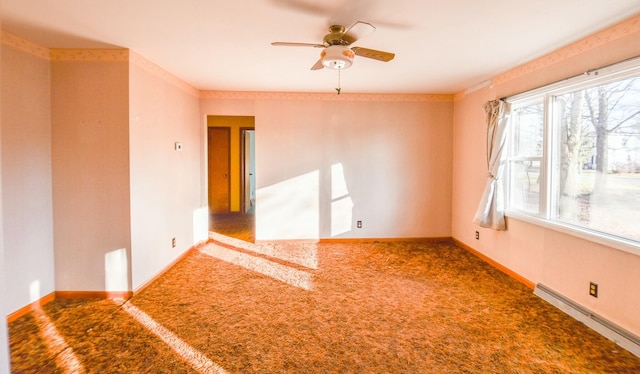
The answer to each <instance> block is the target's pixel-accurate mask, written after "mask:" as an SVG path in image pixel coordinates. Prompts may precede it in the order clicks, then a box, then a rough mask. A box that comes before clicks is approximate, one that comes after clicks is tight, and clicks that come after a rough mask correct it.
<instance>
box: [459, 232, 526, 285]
mask: <svg viewBox="0 0 640 374" xmlns="http://www.w3.org/2000/svg"><path fill="white" fill-rule="evenodd" d="M453 242H454V243H456V245H458V246H459V247H462V248H464V249H466V250H467V251H469V252H470V253H471V254H473V255H475V256H476V257H478V258H480V259H481V260H483V261H484V262H486V263H488V264H489V265H491V266H493V267H494V268H496V269H498V270H500V271H501V272H503V273H505V274H507V275H508V276H510V277H511V278H513V279H515V280H517V281H518V282H520V283H522V284H524V285H525V286H527V287H528V288H530V289H532V290H533V289H535V288H536V285H535V283H533V282H532V281H530V280H528V279H527V278H525V277H523V276H522V275H520V274H518V273H516V272H515V271H513V270H511V269H509V268H507V267H506V266H504V265H502V264H500V263H498V262H496V261H495V260H492V259H491V258H489V257H487V256H485V255H484V254H482V253H481V252H479V251H477V250H475V249H473V248H471V247H469V246H468V245H466V244H464V243H463V242H461V241H459V240H457V239H453Z"/></svg>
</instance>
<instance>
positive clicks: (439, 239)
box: [318, 236, 451, 244]
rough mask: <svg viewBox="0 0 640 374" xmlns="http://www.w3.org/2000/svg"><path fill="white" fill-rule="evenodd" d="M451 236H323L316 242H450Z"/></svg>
mask: <svg viewBox="0 0 640 374" xmlns="http://www.w3.org/2000/svg"><path fill="white" fill-rule="evenodd" d="M450 241H451V237H450V236H447V237H430V238H426V237H425V238H324V239H319V240H318V243H323V244H329V243H374V242H381V243H391V242H411V243H439V242H450Z"/></svg>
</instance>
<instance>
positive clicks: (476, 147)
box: [452, 15, 640, 335]
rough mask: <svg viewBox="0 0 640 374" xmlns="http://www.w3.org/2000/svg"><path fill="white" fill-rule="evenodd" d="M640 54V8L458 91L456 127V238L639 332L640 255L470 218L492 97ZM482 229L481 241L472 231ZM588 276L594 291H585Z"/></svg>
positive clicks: (518, 224)
mask: <svg viewBox="0 0 640 374" xmlns="http://www.w3.org/2000/svg"><path fill="white" fill-rule="evenodd" d="M638 55H640V15H638V16H635V17H633V18H630V19H629V20H627V21H625V22H622V23H620V24H618V25H615V26H613V27H611V28H608V29H606V30H603V31H602V32H600V33H597V34H594V35H592V36H590V37H588V38H585V39H584V40H581V41H579V42H576V43H574V44H571V45H569V46H567V47H565V48H562V49H560V50H558V51H556V52H554V53H551V54H549V55H547V56H543V57H541V58H539V59H536V60H534V61H532V62H530V63H528V64H525V65H523V66H519V67H517V68H514V69H512V70H510V71H508V72H505V73H503V74H501V75H499V76H496V77H494V78H493V79H492V82H491V84H489V85H487V86H486V87H483V88H481V89H479V90H477V91H475V92H472V93H468V94H464V93H460V94H458V95H456V101H455V106H454V120H453V123H454V128H453V139H454V140H453V169H454V173H453V205H452V210H453V219H452V230H453V236H454V238H456V239H458V240H460V241H461V242H463V243H465V244H467V245H469V246H470V247H473V248H474V249H476V250H478V251H479V252H481V253H483V254H485V255H486V256H488V257H490V258H491V259H493V260H495V261H497V262H498V263H500V264H502V265H504V266H506V267H508V268H509V269H511V270H513V271H514V272H516V273H518V274H520V275H522V276H523V277H524V278H526V279H528V280H530V281H532V282H533V283H542V284H545V285H546V286H548V287H550V288H552V289H554V290H556V291H558V292H560V293H561V294H563V295H564V296H566V297H568V298H570V299H572V300H574V301H575V302H578V303H579V304H582V305H583V306H585V307H587V308H589V309H590V310H592V311H593V312H595V313H597V314H599V315H601V316H603V317H605V318H607V319H609V320H611V321H612V322H614V323H616V324H618V325H620V326H622V327H624V328H626V329H628V330H630V331H631V332H633V333H635V334H636V335H640V318H639V317H638V312H637V311H638V310H640V297H639V296H640V293H638V289H637V287H636V285H637V284H640V283H639V282H640V271H639V270H638V269H640V256H637V255H634V254H630V253H628V252H624V251H621V250H618V249H615V248H611V247H607V246H605V245H602V244H597V243H594V242H592V241H589V240H585V239H581V238H578V237H576V236H572V235H569V234H568V233H562V232H559V231H556V230H554V229H551V228H545V227H542V226H538V225H535V224H531V223H527V222H524V221H521V220H517V219H513V218H510V219H508V222H507V224H508V230H507V231H504V232H497V231H492V230H486V229H482V228H479V227H477V226H475V225H474V224H473V223H472V219H473V215H474V213H475V210H476V207H477V203H478V200H479V199H480V196H481V195H482V189H483V187H484V183H485V178H486V172H485V169H486V164H485V139H486V136H485V133H484V132H485V128H486V127H485V118H484V117H485V114H484V111H483V109H482V105H483V104H484V103H485V102H486V101H487V100H491V99H494V98H500V97H504V96H508V95H513V94H516V93H519V92H522V91H526V90H528V89H532V88H535V87H539V86H541V85H544V84H549V83H552V82H554V81H558V80H561V79H564V78H568V77H571V76H575V75H579V74H582V73H583V72H584V71H586V70H589V69H594V68H598V67H601V66H605V65H608V64H611V63H614V62H617V61H622V60H624V59H627V58H631V57H634V56H638ZM476 230H479V231H480V240H479V241H478V240H475V238H474V233H475V231H476ZM589 281H595V282H596V283H598V284H599V288H600V292H599V297H598V298H597V299H596V298H593V297H591V296H589V295H588V287H589Z"/></svg>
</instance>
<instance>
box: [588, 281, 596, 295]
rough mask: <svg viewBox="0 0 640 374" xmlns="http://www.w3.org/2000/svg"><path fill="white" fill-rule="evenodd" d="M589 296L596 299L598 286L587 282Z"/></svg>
mask: <svg viewBox="0 0 640 374" xmlns="http://www.w3.org/2000/svg"><path fill="white" fill-rule="evenodd" d="M589 295H591V296H593V297H598V284H597V283H593V282H589Z"/></svg>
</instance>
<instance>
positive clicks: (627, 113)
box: [506, 60, 640, 253]
mask: <svg viewBox="0 0 640 374" xmlns="http://www.w3.org/2000/svg"><path fill="white" fill-rule="evenodd" d="M509 102H511V103H512V111H511V122H510V125H509V135H508V148H507V149H508V154H507V160H506V165H507V173H506V175H507V179H506V183H507V193H508V198H507V201H508V208H507V214H508V215H518V216H522V217H525V218H526V217H530V218H533V219H536V220H543V221H544V222H545V223H547V224H551V225H556V226H558V227H563V228H567V229H569V230H576V231H579V232H581V233H586V234H587V235H593V236H594V237H595V236H597V237H599V238H605V240H606V239H612V240H616V241H621V242H624V243H627V244H631V245H633V246H635V247H639V246H640V60H633V61H627V62H625V63H621V64H618V65H616V66H612V67H609V68H604V69H601V70H598V71H595V72H590V73H588V74H585V75H584V76H581V77H578V78H572V79H568V80H566V81H563V82H559V83H556V84H553V85H551V86H547V87H544V88H540V89H537V90H534V91H531V92H527V93H524V94H522V95H518V96H516V97H513V98H510V99H509ZM637 253H640V252H637Z"/></svg>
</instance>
